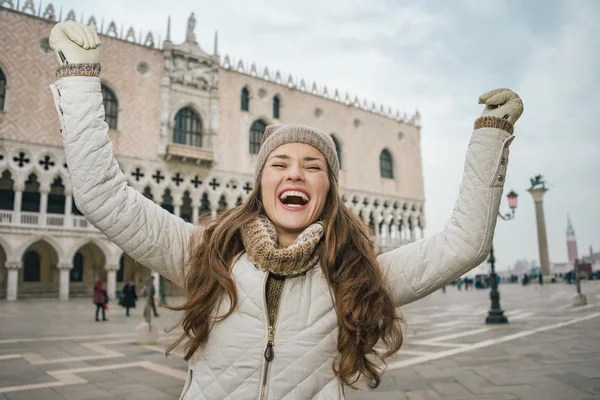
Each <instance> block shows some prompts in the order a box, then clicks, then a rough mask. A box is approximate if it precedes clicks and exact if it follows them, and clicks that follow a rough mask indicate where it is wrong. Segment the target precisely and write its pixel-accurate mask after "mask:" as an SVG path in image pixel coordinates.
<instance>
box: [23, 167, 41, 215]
mask: <svg viewBox="0 0 600 400" xmlns="http://www.w3.org/2000/svg"><path fill="white" fill-rule="evenodd" d="M40 197H41V196H40V183H39V182H38V178H37V175H36V174H30V175H29V177H28V179H27V181H25V190H24V191H23V195H22V198H21V211H29V212H40Z"/></svg>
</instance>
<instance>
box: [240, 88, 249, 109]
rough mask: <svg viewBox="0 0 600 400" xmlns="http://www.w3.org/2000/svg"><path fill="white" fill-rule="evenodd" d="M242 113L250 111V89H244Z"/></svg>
mask: <svg viewBox="0 0 600 400" xmlns="http://www.w3.org/2000/svg"><path fill="white" fill-rule="evenodd" d="M241 100H242V105H241V108H242V111H248V110H250V91H249V90H248V88H243V89H242V98H241Z"/></svg>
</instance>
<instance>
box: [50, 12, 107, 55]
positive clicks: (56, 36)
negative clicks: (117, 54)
mask: <svg viewBox="0 0 600 400" xmlns="http://www.w3.org/2000/svg"><path fill="white" fill-rule="evenodd" d="M48 41H49V42H50V47H51V48H52V50H54V54H56V58H57V59H58V62H59V64H60V65H65V64H95V63H97V62H98V54H99V50H98V46H99V45H100V38H99V37H98V33H97V32H96V27H95V26H94V25H90V26H87V25H83V24H80V23H79V22H75V21H70V20H69V21H66V22H60V23H58V24H56V25H54V28H52V30H51V31H50V38H49V40H48ZM61 53H62V55H63V56H64V59H63V57H61Z"/></svg>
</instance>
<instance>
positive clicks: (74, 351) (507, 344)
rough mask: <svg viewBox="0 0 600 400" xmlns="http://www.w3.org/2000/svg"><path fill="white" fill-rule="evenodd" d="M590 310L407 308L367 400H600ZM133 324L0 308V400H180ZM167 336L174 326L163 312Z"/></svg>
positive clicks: (568, 295)
mask: <svg viewBox="0 0 600 400" xmlns="http://www.w3.org/2000/svg"><path fill="white" fill-rule="evenodd" d="M582 288H583V291H584V293H585V294H586V295H587V298H588V306H585V307H579V308H574V307H572V306H571V301H572V297H573V295H574V292H575V288H574V286H572V285H571V286H569V285H565V284H554V285H545V286H543V287H540V286H538V285H530V286H527V287H523V286H520V285H508V284H504V285H501V287H500V291H501V303H502V307H503V309H504V310H505V311H506V315H507V317H508V319H509V321H510V323H509V324H508V325H505V326H488V325H485V323H484V321H485V315H486V312H487V309H488V307H489V291H488V290H469V291H465V290H464V288H463V290H462V291H460V292H459V291H457V289H456V288H453V287H449V288H448V289H447V292H446V293H443V292H442V291H438V292H436V293H434V294H432V295H431V296H429V297H427V298H425V299H423V300H421V301H418V302H416V303H413V304H410V305H408V306H406V307H404V308H403V312H404V315H405V318H406V320H407V335H406V341H405V345H404V346H403V348H402V350H401V351H400V353H399V355H398V356H397V357H395V358H394V359H393V360H390V361H389V363H388V364H389V371H388V372H387V373H386V374H385V375H384V377H383V379H382V383H381V385H380V387H379V388H377V389H376V390H373V391H369V390H366V389H364V388H363V389H362V390H361V391H352V390H350V389H347V390H346V395H347V398H348V399H349V400H361V399H382V400H387V399H394V400H398V399H400V400H401V399H409V400H417V399H424V400H425V399H453V400H459V399H498V400H504V399H506V400H509V399H561V400H562V399H567V400H571V399H599V398H600V282H585V283H584V284H583V285H582ZM142 305H143V304H142V303H139V304H138V309H136V310H134V312H133V313H132V316H131V317H129V318H127V317H125V316H124V310H123V309H121V308H120V307H118V306H116V305H115V304H110V307H109V312H108V318H109V321H108V322H94V311H95V307H94V306H93V305H92V303H91V300H89V299H85V300H83V299H78V300H70V301H67V302H61V301H58V300H23V301H18V302H14V303H10V302H5V301H2V302H0V321H1V322H0V400H5V399H8V400H16V399H27V400H36V399H45V400H53V399H57V400H75V399H128V400H136V399H140V400H142V399H143V400H153V399H157V400H158V399H161V400H162V399H166V400H170V399H177V398H178V396H179V393H180V391H181V388H182V386H183V380H184V378H185V373H186V363H185V362H184V361H183V360H182V359H181V357H178V356H171V357H169V358H165V356H164V350H165V349H166V348H167V346H168V345H169V344H170V343H171V342H172V341H173V340H174V339H175V337H176V336H177V335H176V333H174V332H172V333H161V335H162V336H161V342H160V343H159V345H157V346H140V345H136V344H135V343H134V335H133V332H134V329H135V327H136V326H137V325H138V324H140V323H141V322H142V317H141V308H142V307H141V306H142ZM159 312H161V316H160V318H158V319H157V320H155V321H156V322H157V324H158V326H159V327H160V328H161V332H162V330H164V329H165V328H167V327H169V326H171V325H172V324H174V323H175V322H176V321H177V315H175V313H172V312H168V311H166V310H164V309H159Z"/></svg>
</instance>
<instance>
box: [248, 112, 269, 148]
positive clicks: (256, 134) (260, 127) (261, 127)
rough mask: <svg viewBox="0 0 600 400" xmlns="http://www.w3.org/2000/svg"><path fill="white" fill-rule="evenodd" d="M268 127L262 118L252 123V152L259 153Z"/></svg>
mask: <svg viewBox="0 0 600 400" xmlns="http://www.w3.org/2000/svg"><path fill="white" fill-rule="evenodd" d="M266 127H267V124H266V123H265V121H263V120H262V119H258V120H256V121H254V122H253V123H252V126H251V127H250V154H258V151H259V150H260V144H261V142H262V137H263V134H264V133H265V128H266Z"/></svg>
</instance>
